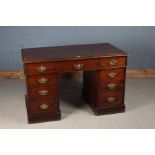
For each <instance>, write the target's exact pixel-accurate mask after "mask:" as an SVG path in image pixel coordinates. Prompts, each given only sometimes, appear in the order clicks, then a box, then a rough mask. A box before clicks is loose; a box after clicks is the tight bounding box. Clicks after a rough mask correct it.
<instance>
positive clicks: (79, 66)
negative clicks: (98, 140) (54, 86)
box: [59, 59, 98, 72]
mask: <svg viewBox="0 0 155 155" xmlns="http://www.w3.org/2000/svg"><path fill="white" fill-rule="evenodd" d="M59 67H60V71H61V72H66V71H80V70H93V69H96V68H97V67H98V61H97V60H95V59H93V60H90V59H89V60H75V61H72V60H70V61H62V62H60V63H59Z"/></svg>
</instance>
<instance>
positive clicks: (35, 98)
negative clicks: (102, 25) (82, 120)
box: [22, 43, 127, 123]
mask: <svg viewBox="0 0 155 155" xmlns="http://www.w3.org/2000/svg"><path fill="white" fill-rule="evenodd" d="M22 58H23V63H24V73H25V75H26V86H27V87H26V88H27V95H26V103H27V104H26V105H27V113H28V121H29V123H36V122H44V121H50V120H59V119H60V118H61V112H60V108H59V82H58V79H59V75H60V74H62V73H65V72H75V71H83V90H82V96H83V98H84V99H85V100H86V101H87V102H88V104H89V105H90V107H91V109H92V110H93V111H94V113H95V114H96V115H101V114H108V113H117V112H123V111H125V105H124V94H125V75H126V65H127V53H126V52H124V51H122V50H120V49H118V48H116V47H114V46H112V45H111V44H109V43H99V44H88V45H70V46H57V47H44V48H43V47H42V48H29V49H23V50H22Z"/></svg>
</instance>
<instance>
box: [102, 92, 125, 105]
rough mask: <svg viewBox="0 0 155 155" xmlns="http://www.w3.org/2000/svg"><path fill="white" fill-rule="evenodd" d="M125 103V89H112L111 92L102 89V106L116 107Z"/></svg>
mask: <svg viewBox="0 0 155 155" xmlns="http://www.w3.org/2000/svg"><path fill="white" fill-rule="evenodd" d="M123 104H124V89H122V90H120V91H119V92H117V91H115V92H113V91H111V92H104V91H102V90H101V91H100V102H99V106H100V107H103V108H104V107H115V106H119V105H123Z"/></svg>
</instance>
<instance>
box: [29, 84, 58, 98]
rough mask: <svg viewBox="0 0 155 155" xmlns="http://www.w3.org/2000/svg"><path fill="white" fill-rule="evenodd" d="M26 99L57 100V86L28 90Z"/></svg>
mask: <svg viewBox="0 0 155 155" xmlns="http://www.w3.org/2000/svg"><path fill="white" fill-rule="evenodd" d="M28 97H29V99H30V100H31V101H38V100H41V101H43V100H46V99H54V100H55V99H57V98H58V88H57V86H56V85H55V86H50V85H48V86H37V87H35V88H29V89H28Z"/></svg>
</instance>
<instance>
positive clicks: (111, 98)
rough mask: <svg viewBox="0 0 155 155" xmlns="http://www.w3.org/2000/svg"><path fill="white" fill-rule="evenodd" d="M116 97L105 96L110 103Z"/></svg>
mask: <svg viewBox="0 0 155 155" xmlns="http://www.w3.org/2000/svg"><path fill="white" fill-rule="evenodd" d="M115 100H116V98H115V97H108V98H107V101H108V102H110V103H112V102H115Z"/></svg>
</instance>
